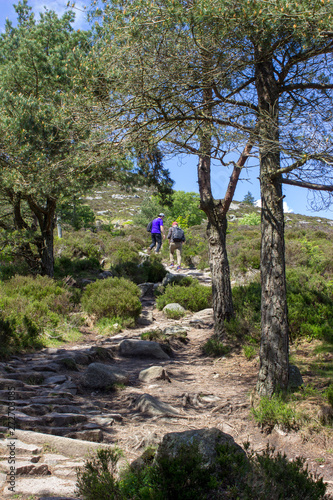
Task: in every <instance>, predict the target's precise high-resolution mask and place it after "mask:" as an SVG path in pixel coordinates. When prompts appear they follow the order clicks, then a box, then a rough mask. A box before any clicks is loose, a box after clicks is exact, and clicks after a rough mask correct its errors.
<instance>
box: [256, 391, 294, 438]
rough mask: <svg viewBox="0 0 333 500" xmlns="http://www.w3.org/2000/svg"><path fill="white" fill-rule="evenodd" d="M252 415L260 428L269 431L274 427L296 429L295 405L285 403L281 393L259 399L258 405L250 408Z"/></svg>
mask: <svg viewBox="0 0 333 500" xmlns="http://www.w3.org/2000/svg"><path fill="white" fill-rule="evenodd" d="M252 414H253V416H254V418H255V420H256V421H257V422H258V424H259V425H260V427H262V428H267V429H269V430H271V429H273V427H274V426H275V425H280V426H282V427H283V428H285V429H288V430H290V429H295V428H296V429H297V428H298V424H297V420H298V419H299V416H298V415H297V413H296V410H295V405H294V404H289V403H288V402H285V400H284V398H283V395H282V393H280V394H274V395H273V396H272V397H271V398H268V397H263V398H261V400H260V402H259V405H258V406H257V407H256V408H252Z"/></svg>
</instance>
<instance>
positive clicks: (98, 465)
mask: <svg viewBox="0 0 333 500" xmlns="http://www.w3.org/2000/svg"><path fill="white" fill-rule="evenodd" d="M120 456H121V453H120V451H119V450H116V449H115V450H110V449H107V450H103V449H100V450H98V451H97V455H96V457H93V458H91V459H88V460H87V461H86V463H85V466H84V470H78V474H77V488H78V492H79V494H80V495H83V498H84V499H85V500H118V499H119V500H120V499H123V498H124V497H123V495H122V494H121V492H120V485H119V481H118V480H117V479H116V465H117V462H118V460H119V458H120Z"/></svg>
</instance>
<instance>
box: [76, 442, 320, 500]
mask: <svg viewBox="0 0 333 500" xmlns="http://www.w3.org/2000/svg"><path fill="white" fill-rule="evenodd" d="M244 446H245V445H244ZM248 446H249V445H248V444H246V449H248ZM120 456H121V452H119V450H98V452H97V455H96V457H93V458H90V459H88V460H87V461H86V463H85V466H84V468H83V469H81V470H80V471H79V472H78V480H77V490H78V494H80V495H82V497H83V498H84V500H109V499H110V500H111V499H112V500H183V499H184V500H186V499H189V500H190V499H191V500H192V499H193V498H198V499H202V500H204V499H207V500H208V499H211V498H216V499H225V498H228V499H230V500H254V499H255V500H266V499H267V498H271V499H272V500H283V499H285V500H289V499H293V500H304V499H308V500H320V499H323V498H324V495H325V491H326V485H325V484H324V482H323V480H322V479H321V478H317V477H316V476H314V475H312V474H311V473H310V472H309V471H308V468H307V467H305V459H303V458H300V457H298V458H296V459H295V460H293V461H290V460H289V459H288V458H287V456H286V455H285V454H281V453H275V450H274V448H270V447H269V445H268V446H267V448H266V450H265V451H264V452H263V453H262V454H259V453H253V452H251V451H250V450H248V452H247V453H245V452H242V451H241V450H239V449H237V448H235V446H233V445H232V444H229V443H224V444H221V445H218V446H217V447H216V458H215V461H214V462H213V463H212V464H210V465H207V463H206V460H205V459H204V457H203V456H202V454H201V453H200V450H199V445H198V443H197V442H196V441H194V442H193V443H191V444H184V445H183V446H181V447H180V448H179V449H178V451H177V453H176V454H175V455H173V456H170V455H169V454H168V455H167V454H163V453H161V452H159V453H158V454H157V455H155V452H154V450H152V449H148V450H146V451H145V452H144V454H143V455H142V457H141V458H140V460H138V461H137V462H134V463H133V464H132V465H129V466H127V468H126V469H123V470H122V471H121V472H120V474H119V476H118V475H117V468H116V466H117V462H118V460H119V457H120Z"/></svg>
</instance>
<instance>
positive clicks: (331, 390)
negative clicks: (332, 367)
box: [326, 384, 333, 408]
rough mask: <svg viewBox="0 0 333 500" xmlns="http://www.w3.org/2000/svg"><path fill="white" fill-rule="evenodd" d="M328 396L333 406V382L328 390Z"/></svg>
mask: <svg viewBox="0 0 333 500" xmlns="http://www.w3.org/2000/svg"><path fill="white" fill-rule="evenodd" d="M326 396H327V399H328V402H329V404H330V405H331V406H332V408H333V384H331V385H330V386H329V387H328V388H327V390H326Z"/></svg>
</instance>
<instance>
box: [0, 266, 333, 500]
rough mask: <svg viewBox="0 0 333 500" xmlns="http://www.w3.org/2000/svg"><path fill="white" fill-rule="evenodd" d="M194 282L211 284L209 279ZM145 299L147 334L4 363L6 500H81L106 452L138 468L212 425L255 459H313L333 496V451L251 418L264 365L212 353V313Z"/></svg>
mask: <svg viewBox="0 0 333 500" xmlns="http://www.w3.org/2000/svg"><path fill="white" fill-rule="evenodd" d="M182 273H184V271H182ZM184 274H185V273H184ZM186 274H192V275H193V274H194V276H195V277H198V278H199V279H200V280H201V281H202V282H206V283H209V275H208V273H202V274H199V272H197V271H187V273H186ZM144 293H145V294H146V295H143V298H142V302H143V307H144V311H143V315H142V318H141V323H142V325H141V327H139V328H136V329H131V330H126V331H124V332H122V333H121V334H119V335H116V336H113V337H110V338H106V337H103V336H97V337H96V336H95V335H94V334H93V333H87V334H86V335H85V336H84V338H83V340H82V341H81V342H80V343H77V344H76V345H71V346H67V347H66V348H64V349H44V350H42V351H40V352H38V353H34V354H30V355H22V356H15V357H13V358H12V359H11V360H9V361H8V362H6V363H0V395H1V410H2V411H1V415H2V418H1V428H0V432H1V433H2V434H1V439H0V450H1V461H0V471H1V473H0V497H1V498H10V497H11V496H14V495H16V497H15V498H20V499H22V500H23V499H24V500H25V499H28V498H29V499H34V500H35V499H36V500H37V499H44V500H46V499H51V498H52V499H54V500H55V499H69V498H77V495H76V493H75V481H76V467H79V466H81V465H82V464H83V461H84V459H85V457H86V456H87V455H88V454H89V453H91V452H93V451H95V450H96V448H97V447H100V446H113V445H115V444H117V446H119V447H120V448H121V449H122V450H123V451H124V454H125V457H126V459H127V460H128V461H131V460H133V459H135V458H137V457H138V456H139V455H140V454H141V453H142V452H143V451H144V449H145V448H146V447H147V446H149V445H156V444H157V443H158V442H159V441H160V439H161V437H162V436H163V435H164V434H165V433H167V432H173V431H183V430H187V429H198V428H202V427H216V428H218V429H220V430H222V431H223V432H226V433H228V434H231V435H232V436H233V438H234V439H235V441H236V442H237V443H239V444H241V445H242V444H243V443H244V442H249V443H250V445H251V447H252V448H253V450H255V451H260V450H263V449H265V447H266V445H267V443H270V445H274V446H275V447H276V449H278V450H280V451H283V452H285V453H286V454H287V455H288V456H290V458H294V457H295V456H299V455H301V456H304V457H306V458H307V464H308V467H309V469H310V470H311V471H313V472H316V473H319V474H321V475H323V477H324V480H325V481H326V482H327V483H328V485H329V491H330V492H332V493H333V467H332V446H333V444H332V443H330V442H328V441H327V439H326V438H325V437H324V436H317V437H316V438H313V439H312V440H311V441H305V440H304V439H303V438H302V436H301V435H300V433H296V432H291V433H285V432H284V431H282V430H281V429H274V430H273V432H272V433H271V434H269V435H265V434H263V433H262V432H260V430H259V429H258V427H257V426H256V425H255V423H254V422H253V420H251V411H250V398H249V394H250V392H251V390H252V389H253V387H254V385H255V382H256V377H257V372H258V365H257V363H258V361H257V360H253V361H248V360H246V359H245V358H244V357H243V355H242V354H241V353H239V354H233V355H232V356H230V357H222V358H219V359H211V358H207V357H206V356H204V355H203V354H202V349H201V346H202V344H203V343H204V341H205V340H207V339H208V338H209V337H210V336H211V334H212V321H213V318H212V310H211V309H207V310H204V311H200V312H199V313H196V314H194V315H189V316H186V317H185V318H183V319H181V320H178V321H175V320H168V319H166V318H165V316H164V314H163V313H162V312H160V311H157V310H156V309H155V308H154V301H153V299H152V297H151V296H149V287H146V288H145V289H144V291H143V294H144ZM157 328H159V329H160V330H161V331H163V332H164V334H165V335H166V336H167V337H168V338H169V348H168V349H166V348H163V349H161V347H160V345H159V344H156V343H155V342H143V341H141V340H140V336H141V334H142V333H143V332H147V331H151V330H152V329H157ZM181 332H183V335H185V333H186V339H187V340H186V342H185V343H184V341H182V340H181V339H180V338H179V333H181ZM184 332H185V333H184ZM170 347H171V349H172V351H170ZM325 439H326V441H325ZM12 460H14V462H13V461H12ZM11 467H15V468H12V469H11ZM12 483H13V484H12ZM11 488H12V489H11ZM13 488H14V489H13Z"/></svg>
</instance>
